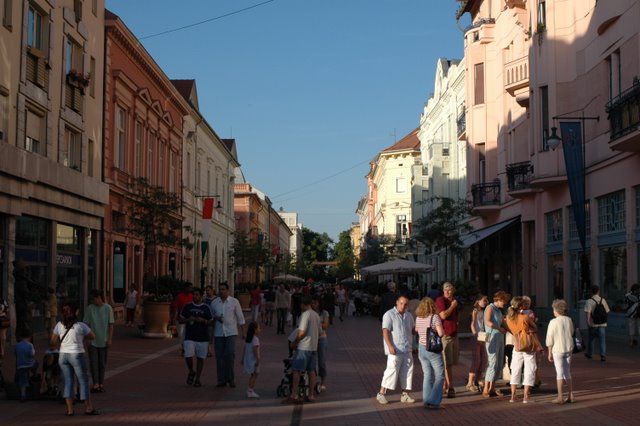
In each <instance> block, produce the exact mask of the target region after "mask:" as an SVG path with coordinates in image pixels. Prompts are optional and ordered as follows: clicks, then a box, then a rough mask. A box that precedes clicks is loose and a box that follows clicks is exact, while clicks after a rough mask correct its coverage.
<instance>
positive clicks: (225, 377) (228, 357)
mask: <svg viewBox="0 0 640 426" xmlns="http://www.w3.org/2000/svg"><path fill="white" fill-rule="evenodd" d="M213 345H214V349H215V352H216V370H217V373H218V384H225V383H234V375H233V363H234V361H235V359H236V336H227V337H224V336H216V337H215V339H214V341H213Z"/></svg>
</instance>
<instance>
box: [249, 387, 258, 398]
mask: <svg viewBox="0 0 640 426" xmlns="http://www.w3.org/2000/svg"><path fill="white" fill-rule="evenodd" d="M247 398H260V395H258V394H257V393H256V392H255V391H254V390H253V389H249V390H248V391H247Z"/></svg>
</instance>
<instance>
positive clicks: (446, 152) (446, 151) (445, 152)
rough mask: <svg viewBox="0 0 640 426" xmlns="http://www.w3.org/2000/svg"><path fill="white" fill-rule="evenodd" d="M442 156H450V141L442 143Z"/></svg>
mask: <svg viewBox="0 0 640 426" xmlns="http://www.w3.org/2000/svg"><path fill="white" fill-rule="evenodd" d="M442 156H443V157H448V156H449V144H448V143H445V144H442Z"/></svg>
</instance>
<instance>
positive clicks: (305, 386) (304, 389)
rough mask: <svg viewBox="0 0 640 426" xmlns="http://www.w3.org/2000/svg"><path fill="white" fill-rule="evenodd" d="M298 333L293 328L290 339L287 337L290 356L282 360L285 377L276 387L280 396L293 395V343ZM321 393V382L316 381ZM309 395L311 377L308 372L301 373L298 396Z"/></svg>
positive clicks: (318, 391) (317, 391)
mask: <svg viewBox="0 0 640 426" xmlns="http://www.w3.org/2000/svg"><path fill="white" fill-rule="evenodd" d="M296 334H297V330H293V332H292V333H291V335H289V339H287V343H288V348H289V358H285V359H283V360H282V364H283V365H284V369H283V377H282V380H280V384H279V385H278V387H277V388H276V395H277V396H278V397H285V398H286V397H288V396H289V395H291V387H292V385H293V367H292V364H293V357H294V356H295V345H294V343H293V339H295V335H296ZM319 393H320V382H317V383H316V394H319ZM307 396H309V377H308V375H307V373H306V372H303V373H302V374H300V384H299V385H298V397H300V398H304V397H307Z"/></svg>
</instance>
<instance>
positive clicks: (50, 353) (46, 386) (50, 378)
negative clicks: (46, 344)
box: [40, 349, 63, 398]
mask: <svg viewBox="0 0 640 426" xmlns="http://www.w3.org/2000/svg"><path fill="white" fill-rule="evenodd" d="M59 358H60V353H59V352H58V351H56V350H51V349H47V350H46V351H45V353H44V357H43V358H42V383H41V384H40V394H41V395H43V396H48V397H54V398H62V387H63V386H62V371H61V370H60V366H59V365H58V359H59Z"/></svg>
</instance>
